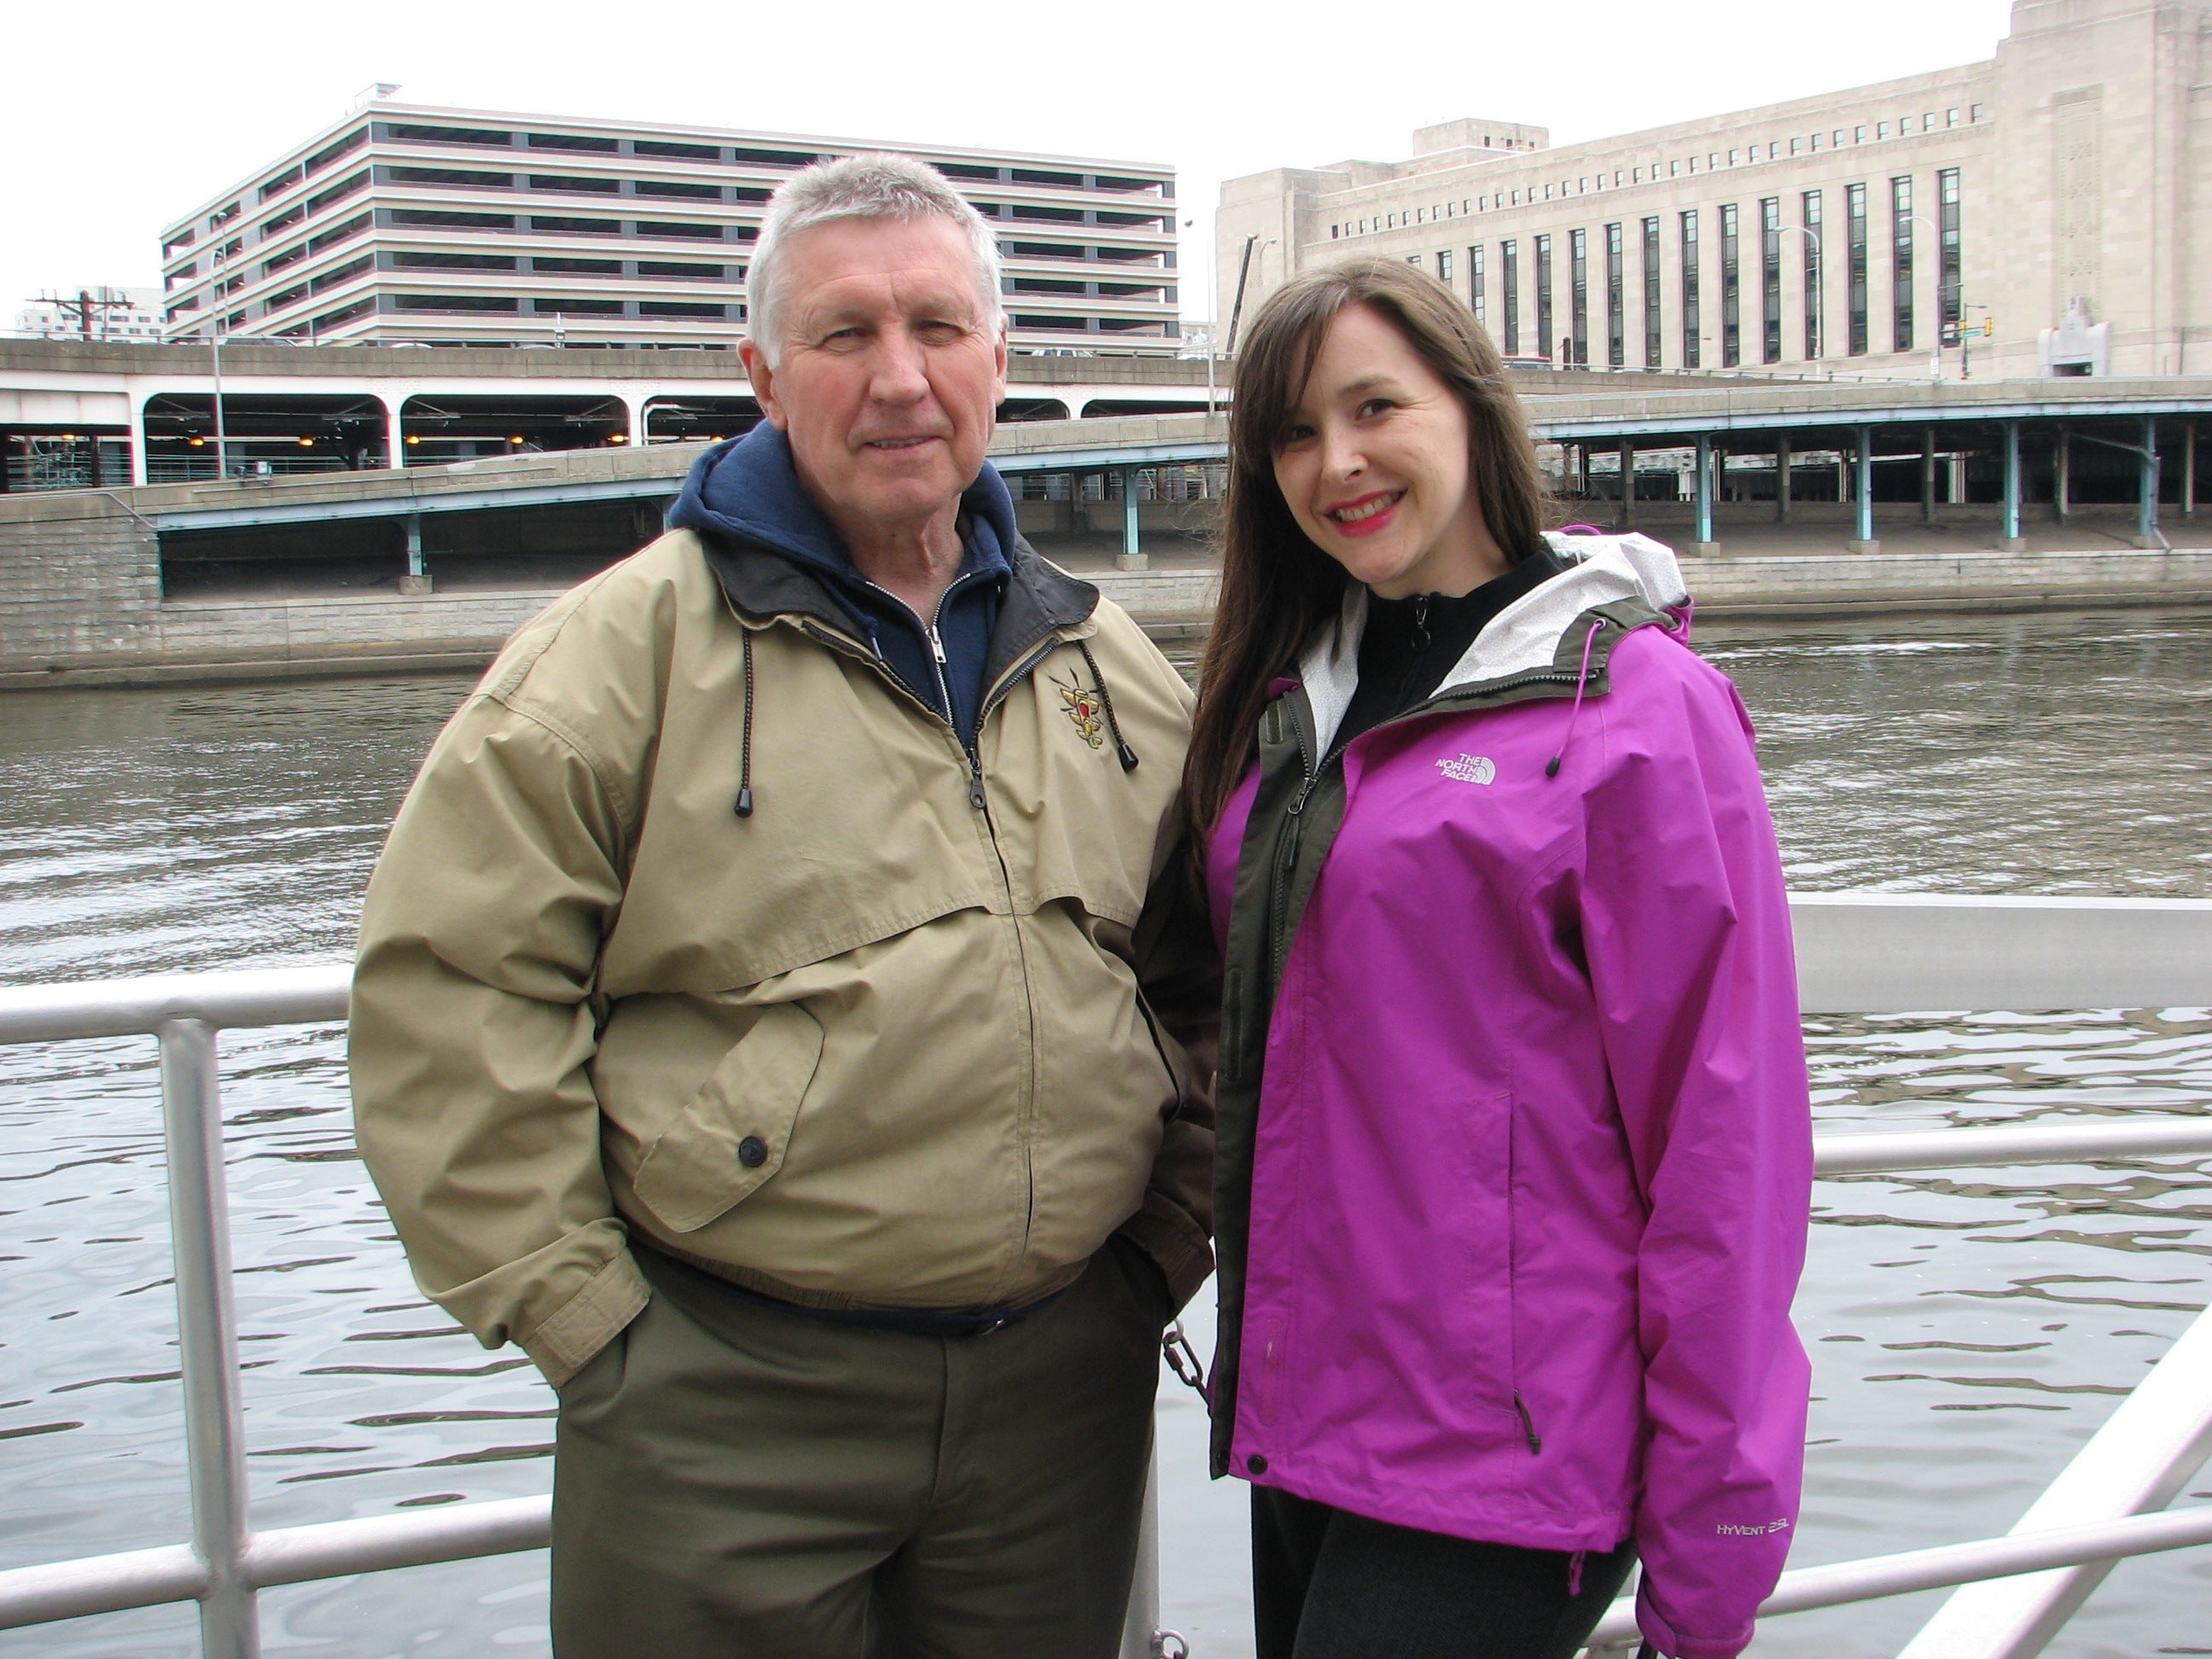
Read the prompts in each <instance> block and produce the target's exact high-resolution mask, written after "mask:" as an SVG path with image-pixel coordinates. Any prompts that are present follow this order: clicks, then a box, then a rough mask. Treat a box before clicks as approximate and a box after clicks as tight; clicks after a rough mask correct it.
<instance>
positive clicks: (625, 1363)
mask: <svg viewBox="0 0 2212 1659" xmlns="http://www.w3.org/2000/svg"><path fill="white" fill-rule="evenodd" d="M1120 1249H1121V1247H1119V1246H1116V1247H1113V1248H1109V1249H1105V1250H1102V1251H1100V1252H1099V1254H1098V1255H1097V1256H1095V1257H1094V1258H1092V1260H1091V1265H1090V1267H1088V1268H1087V1269H1086V1270H1085V1273H1084V1274H1083V1276H1082V1278H1080V1279H1078V1280H1077V1281H1076V1283H1075V1284H1074V1285H1073V1286H1071V1287H1070V1288H1069V1289H1068V1290H1067V1291H1064V1292H1063V1293H1062V1294H1061V1295H1060V1296H1059V1297H1056V1298H1055V1299H1054V1300H1053V1301H1051V1302H1049V1303H1048V1304H1045V1305H1044V1306H1043V1307H1042V1308H1039V1309H1037V1310H1036V1311H1035V1312H1033V1313H1031V1314H1030V1316H1028V1317H1027V1318H1026V1319H1024V1320H1021V1321H1019V1322H1017V1323H1014V1324H1012V1325H1009V1326H1007V1327H1006V1328H1003V1329H1000V1330H997V1331H994V1332H992V1333H990V1334H987V1335H981V1336H954V1337H943V1336H934V1335H927V1336H926V1335H916V1334H911V1333H909V1332H905V1331H887V1330H878V1329H872V1328H863V1327H857V1326H854V1325H850V1324H844V1323H837V1322H829V1321H825V1320H821V1319H816V1318H811V1317H809V1316H806V1315H804V1314H799V1313H794V1312H792V1311H789V1310H786V1309H784V1308H781V1307H778V1306H774V1305H763V1304H760V1303H758V1302H756V1301H750V1300H747V1299H745V1298H743V1297H739V1296H737V1295H734V1294H732V1292H731V1291H730V1290H729V1289H728V1287H726V1285H722V1284H721V1283H720V1281H719V1280H716V1279H713V1278H711V1277H709V1276H708V1275H706V1274H703V1273H699V1272H697V1271H696V1270H695V1269H693V1268H690V1267H686V1266H684V1265H683V1264H681V1263H679V1262H676V1261H671V1260H669V1259H668V1258H666V1257H665V1256H658V1255H652V1254H651V1253H648V1252H645V1251H641V1252H639V1255H640V1257H641V1266H643V1267H645V1269H646V1276H647V1279H648V1281H649V1282H650V1283H651V1285H652V1286H653V1300H652V1302H651V1303H650V1304H648V1305H647V1308H646V1310H645V1311H644V1312H643V1313H641V1314H640V1315H639V1316H637V1318H636V1319H635V1321H633V1322H631V1324H630V1325H629V1328H628V1329H627V1330H625V1331H624V1332H623V1334H622V1335H620V1336H618V1337H617V1338H616V1339H615V1340H614V1342H613V1343H612V1344H611V1345H610V1346H608V1347H607V1348H606V1349H605V1350H604V1351H603V1352H600V1353H599V1354H598V1355H596V1356H595V1357H594V1358H592V1361H591V1362H590V1363H589V1364H587V1365H586V1366H585V1367H584V1369H583V1370H581V1371H580V1372H578V1373H577V1374H576V1376H574V1377H573V1378H571V1379H570V1380H569V1382H568V1383H567V1384H565V1385H564V1386H563V1387H562V1390H561V1411H560V1421H559V1428H558V1434H557V1437H556V1446H555V1455H554V1477H553V1565H552V1625H553V1651H554V1654H555V1656H556V1659H647V1656H650V1659H709V1656H712V1659H978V1656H985V1655H987V1656H991V1659H1091V1656H1096V1659H1112V1656H1113V1655H1114V1654H1115V1652H1116V1651H1117V1650H1118V1648H1119V1644H1120V1638H1121V1627H1122V1621H1123V1617H1124V1610H1125V1607H1126V1604H1127V1599H1128V1593H1129V1582H1130V1575H1131V1571H1132V1569H1133V1565H1134V1561H1135V1555H1136V1544H1137V1531H1138V1523H1139V1512H1140V1510H1141V1507H1142V1503H1143V1493H1144V1482H1145V1474H1146V1467H1147V1465H1148V1462H1149V1461H1150V1452H1151V1445H1152V1406H1153V1395H1154V1392H1155V1390H1156V1389H1157V1387H1158V1375H1159V1331H1160V1325H1161V1323H1162V1321H1163V1315H1164V1310H1163V1309H1162V1308H1161V1307H1160V1306H1159V1305H1158V1304H1159V1302H1160V1301H1161V1299H1162V1297H1161V1292H1160V1290H1159V1288H1158V1285H1157V1283H1156V1276H1152V1275H1149V1274H1147V1273H1146V1271H1145V1269H1144V1268H1143V1267H1142V1266H1141V1265H1140V1264H1135V1263H1129V1262H1126V1261H1123V1260H1122V1259H1121V1257H1120V1255H1119V1250H1120Z"/></svg>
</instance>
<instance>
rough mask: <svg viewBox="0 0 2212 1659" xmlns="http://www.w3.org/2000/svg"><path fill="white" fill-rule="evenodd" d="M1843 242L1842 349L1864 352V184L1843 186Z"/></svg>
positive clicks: (1865, 281)
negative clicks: (1846, 318) (1845, 321)
mask: <svg viewBox="0 0 2212 1659" xmlns="http://www.w3.org/2000/svg"><path fill="white" fill-rule="evenodd" d="M1844 244H1845V246H1846V247H1847V248H1848V249H1849V250H1850V263H1849V267H1848V269H1847V270H1846V271H1845V273H1844V283H1845V299H1846V303H1847V304H1848V306H1849V307H1850V332H1849V335H1848V337H1847V338H1846V340H1845V343H1844V349H1845V351H1846V352H1848V353H1849V354H1850V356H1854V357H1863V356H1866V354H1867V332H1868V331H1867V187H1866V186H1865V185H1844Z"/></svg>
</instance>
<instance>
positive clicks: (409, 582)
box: [399, 513, 430, 598]
mask: <svg viewBox="0 0 2212 1659" xmlns="http://www.w3.org/2000/svg"><path fill="white" fill-rule="evenodd" d="M405 522H406V526H407V574H405V575H404V576H402V577H401V578H400V579H399V591H400V592H402V593H404V594H407V595H409V596H410V598H411V597H413V596H414V595H416V594H418V593H428V592H429V591H430V571H429V568H428V566H427V565H425V564H424V563H423V562H422V514H421V513H409V514H408V515H407V518H406V520H405Z"/></svg>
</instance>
